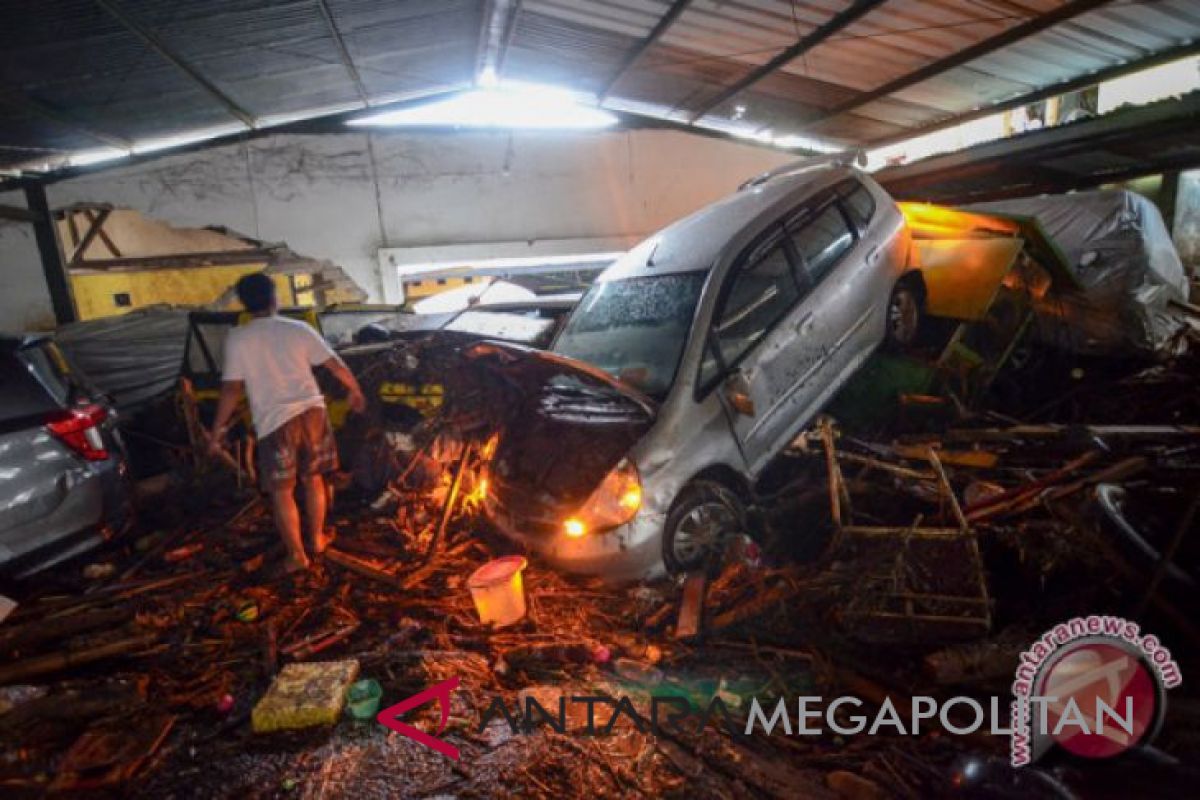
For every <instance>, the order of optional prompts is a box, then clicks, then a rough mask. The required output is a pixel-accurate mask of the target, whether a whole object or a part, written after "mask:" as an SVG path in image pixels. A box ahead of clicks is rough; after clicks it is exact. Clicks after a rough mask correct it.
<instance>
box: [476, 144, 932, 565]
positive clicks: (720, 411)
mask: <svg viewBox="0 0 1200 800" xmlns="http://www.w3.org/2000/svg"><path fill="white" fill-rule="evenodd" d="M908 248H909V235H908V231H907V229H906V227H905V223H904V219H903V217H902V216H901V213H900V211H899V209H898V208H897V207H896V205H895V203H894V202H893V201H892V199H891V198H890V197H889V196H888V195H887V193H886V192H884V190H883V189H882V188H880V186H879V185H878V184H877V183H875V182H874V181H873V180H871V178H870V177H868V176H867V175H865V174H863V173H861V172H859V171H857V170H854V169H850V168H846V167H821V168H809V169H798V170H796V171H794V172H784V173H783V174H773V175H768V176H764V177H763V178H762V179H760V180H756V181H752V182H750V183H748V184H747V185H745V186H743V187H742V188H741V189H740V190H739V191H738V192H736V193H735V194H733V195H731V196H729V197H726V198H724V199H722V200H720V201H718V202H716V203H714V204H712V205H710V206H707V207H706V208H704V209H702V210H700V211H698V212H696V213H694V214H692V215H691V216H689V217H687V218H685V219H683V220H680V221H679V222H676V223H674V224H673V225H671V226H670V227H668V228H666V229H665V230H663V231H661V232H659V233H657V234H655V235H653V236H651V237H650V238H648V239H647V240H645V241H644V242H642V243H641V244H639V245H638V246H637V247H635V248H634V249H633V250H631V251H630V252H628V253H627V254H626V255H624V256H623V257H622V258H620V259H619V260H618V261H617V262H615V263H614V264H613V265H612V266H611V267H609V268H608V269H607V270H606V271H605V272H604V273H602V274H601V275H600V276H599V278H598V279H597V280H596V282H595V284H594V285H593V286H592V287H591V289H590V290H589V291H588V292H587V294H586V295H585V296H584V297H583V299H582V300H581V301H580V303H579V306H578V307H577V308H576V309H575V311H574V312H573V313H572V314H571V317H570V318H569V320H568V321H567V323H566V325H565V327H564V328H563V330H562V332H561V333H560V335H559V336H558V337H557V339H556V341H555V342H554V344H553V345H552V347H551V351H552V354H551V357H553V358H557V357H565V358H561V359H559V360H560V361H561V362H562V363H563V364H570V363H577V362H584V364H586V365H588V367H589V368H588V369H582V368H581V369H580V374H583V373H585V372H586V373H587V380H588V381H589V382H590V383H591V385H592V386H593V387H594V386H598V385H599V384H600V383H601V378H603V379H605V380H606V381H607V382H608V383H609V384H610V385H611V388H612V389H613V391H620V392H621V393H622V394H623V395H624V396H625V397H626V398H628V399H629V401H630V402H629V405H628V408H627V409H626V410H625V411H624V412H623V413H624V414H625V415H626V416H627V417H628V416H629V415H633V414H636V413H638V412H637V411H636V409H642V410H643V411H642V412H641V413H643V414H644V421H643V422H642V424H640V425H635V424H625V425H624V426H623V427H617V426H610V427H609V428H608V429H607V432H604V433H599V432H598V433H595V434H594V435H593V436H592V440H591V441H592V442H593V444H592V445H591V448H594V449H595V450H596V451H597V453H603V454H604V455H603V456H601V455H599V454H597V455H595V456H594V457H593V458H592V459H591V460H592V461H593V462H596V461H601V460H607V461H608V462H609V463H606V464H605V465H604V468H605V470H607V472H602V473H600V475H599V476H593V477H592V483H591V485H592V486H594V488H593V489H592V491H591V493H590V495H588V496H587V497H586V499H585V500H583V501H582V502H580V501H579V498H578V497H576V498H570V497H566V496H561V497H558V498H555V497H553V496H552V495H554V492H553V491H552V490H550V489H548V488H547V486H548V485H549V484H548V483H547V481H551V480H552V479H553V478H554V477H555V471H554V469H553V468H552V467H553V465H550V466H547V467H546V468H543V469H542V470H541V471H540V472H539V473H538V474H540V475H543V476H545V477H544V478H539V479H537V480H538V482H539V486H536V487H534V490H532V491H531V489H530V487H529V486H528V485H526V486H524V487H520V486H518V485H517V484H518V483H519V482H520V480H521V478H522V475H520V474H517V473H519V472H520V469H519V464H520V463H521V462H522V459H524V460H525V461H526V462H528V461H531V459H530V458H529V457H528V454H523V453H522V452H520V450H521V447H522V442H523V441H525V440H527V439H528V437H525V436H520V435H510V436H509V437H508V441H506V437H505V435H504V434H503V433H502V434H501V436H500V444H499V447H498V449H497V451H496V453H495V456H494V457H493V462H492V465H491V472H492V473H493V474H494V476H495V480H494V489H493V491H492V492H491V494H490V495H489V498H488V505H487V507H488V510H489V512H490V516H491V518H492V519H493V521H494V522H495V523H496V524H497V526H498V527H499V528H500V530H501V531H502V532H503V533H504V534H506V535H508V536H509V537H511V538H513V539H516V540H518V541H520V542H522V543H524V544H525V545H527V546H528V547H530V548H531V549H533V550H535V551H538V552H540V553H541V554H542V555H543V556H545V557H546V558H547V559H548V560H549V561H550V562H551V563H553V564H555V565H557V566H559V567H561V568H563V569H566V570H569V571H575V572H582V573H588V574H597V575H602V576H604V577H606V578H609V579H614V580H622V579H630V578H639V577H647V576H653V575H656V574H661V573H662V572H663V571H667V572H672V573H675V572H680V571H685V570H688V569H691V568H695V567H697V566H699V565H700V564H702V563H703V561H704V560H705V558H706V557H707V555H708V554H709V553H710V552H711V551H712V549H713V548H714V547H715V546H716V545H717V544H718V542H720V541H721V539H722V538H723V537H724V536H725V535H726V534H728V533H732V532H736V531H740V530H742V529H743V528H744V520H743V515H744V509H745V505H746V503H747V502H748V501H749V499H750V497H751V486H752V485H753V483H754V481H755V479H756V478H757V477H758V476H759V475H760V474H761V472H762V471H763V469H764V467H765V466H766V465H767V463H768V462H769V461H770V460H771V459H772V458H773V457H775V456H776V455H777V454H778V453H779V452H780V451H781V450H782V449H783V448H784V447H785V446H786V445H787V444H788V443H789V442H790V441H791V440H792V439H793V438H794V436H795V435H796V434H797V433H798V432H799V431H800V430H801V429H802V428H803V427H804V426H805V425H806V424H807V423H808V422H809V421H810V420H811V419H812V417H813V416H814V415H815V414H816V413H817V411H818V410H819V409H820V408H821V407H822V405H823V404H824V403H825V402H826V401H827V400H829V399H830V397H831V396H832V395H833V394H834V393H835V392H836V391H837V390H838V389H839V388H840V387H841V386H842V385H843V384H844V383H845V381H846V380H847V379H848V378H849V377H850V376H851V375H852V374H853V373H854V371H855V370H856V369H857V368H858V367H860V366H861V365H862V364H863V362H864V361H865V360H866V359H867V357H868V356H869V355H870V354H871V353H872V351H874V350H875V349H876V348H877V347H878V346H879V345H880V344H881V343H882V342H884V341H885V339H886V338H888V337H889V336H890V337H891V338H893V339H895V340H896V341H897V342H898V343H901V344H902V343H906V342H908V341H910V340H911V339H912V338H913V337H914V336H915V332H916V326H917V324H918V322H919V320H920V313H921V304H922V299H923V291H924V290H923V284H922V283H921V279H920V275H919V274H918V273H915V272H906V264H907V263H908V259H907V255H908ZM594 368H598V370H597V369H594ZM593 394H594V392H593ZM545 405H546V404H545V403H543V406H545ZM577 416H580V415H577ZM592 416H593V417H595V416H596V414H593V415H592ZM581 418H582V417H581ZM544 424H546V423H545V422H544V421H537V422H528V423H527V425H529V426H536V425H544ZM596 430H597V431H599V430H601V429H596ZM555 435H556V436H557V437H559V438H560V439H561V440H562V441H567V440H568V438H569V437H568V436H567V435H566V434H565V433H563V432H562V431H561V430H560V431H559V432H557V433H556V434H555ZM541 460H542V461H545V460H546V459H545V457H544V456H543V457H541ZM529 474H532V473H530V471H529V470H526V474H525V476H524V477H525V478H526V483H528V482H529V481H528V475H529ZM600 476H602V477H600ZM597 477H598V478H599V479H598V480H597Z"/></svg>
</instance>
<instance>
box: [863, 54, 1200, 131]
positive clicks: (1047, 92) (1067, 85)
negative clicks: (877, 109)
mask: <svg viewBox="0 0 1200 800" xmlns="http://www.w3.org/2000/svg"><path fill="white" fill-rule="evenodd" d="M1197 54H1200V40H1197V41H1194V42H1189V43H1188V44H1184V45H1180V46H1178V47H1172V48H1170V49H1169V50H1163V51H1162V52H1161V53H1155V54H1154V55H1151V56H1147V57H1146V58H1140V59H1138V60H1136V61H1127V62H1125V63H1124V64H1117V65H1115V66H1112V67H1106V68H1104V69H1101V70H1097V71H1095V72H1089V73H1088V74H1086V75H1080V76H1079V77H1078V78H1071V79H1070V80H1066V81H1060V82H1058V83H1055V84H1051V85H1050V86H1045V87H1043V88H1041V89H1038V90H1036V91H1033V92H1028V93H1026V94H1022V95H1019V96H1017V97H1013V98H1010V99H1008V100H1004V101H1001V102H999V103H993V104H991V105H987V106H983V107H981V108H976V109H974V110H972V111H967V112H964V113H962V114H955V115H953V116H950V117H946V118H944V119H940V120H938V121H937V122H933V123H931V124H929V125H923V126H921V127H919V128H911V129H909V130H906V131H904V132H903V133H898V134H895V135H892V136H887V137H884V138H882V139H876V140H874V141H871V142H867V143H866V144H865V145H863V146H864V147H868V148H875V147H887V146H888V145H890V144H896V143H897V142H902V141H904V140H906V139H912V138H914V137H916V136H924V135H925V134H927V133H935V132H937V131H940V130H944V129H946V128H950V127H953V126H955V125H961V124H963V123H964V122H972V121H974V120H977V119H982V118H983V117H987V116H990V115H992V114H999V113H1000V112H1002V111H1011V110H1012V109H1014V108H1020V107H1021V106H1027V105H1029V104H1030V103H1038V102H1041V101H1042V100H1046V99H1049V98H1051V97H1057V96H1058V95H1061V94H1066V93H1068V92H1074V91H1078V90H1080V89H1086V88H1088V87H1089V86H1095V85H1096V84H1098V83H1103V82H1104V81H1109V80H1112V79H1113V78H1121V77H1124V76H1125V75H1129V74H1131V73H1134V72H1139V71H1141V70H1143V69H1149V68H1151V67H1157V66H1160V65H1162V64H1168V63H1170V62H1172V61H1178V60H1179V59H1181V58H1187V57H1188V56H1194V55H1197Z"/></svg>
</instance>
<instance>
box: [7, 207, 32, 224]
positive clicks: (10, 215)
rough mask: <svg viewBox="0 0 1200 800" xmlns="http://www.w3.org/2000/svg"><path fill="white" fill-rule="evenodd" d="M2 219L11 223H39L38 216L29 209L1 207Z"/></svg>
mask: <svg viewBox="0 0 1200 800" xmlns="http://www.w3.org/2000/svg"><path fill="white" fill-rule="evenodd" d="M0 219H6V220H9V221H10V222H37V221H38V215H37V214H35V213H33V212H32V211H30V210H29V209H27V208H19V207H17V206H4V205H0Z"/></svg>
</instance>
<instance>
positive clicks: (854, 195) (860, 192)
mask: <svg viewBox="0 0 1200 800" xmlns="http://www.w3.org/2000/svg"><path fill="white" fill-rule="evenodd" d="M838 193H839V194H841V195H842V204H843V205H844V206H845V208H846V213H847V214H849V215H850V219H852V220H853V221H854V224H855V225H856V226H858V229H859V230H860V231H862V230H866V227H867V225H868V224H869V223H870V222H871V217H873V216H875V198H874V197H872V196H871V193H870V192H869V191H867V187H865V186H863V185H862V184H861V183H859V182H858V181H847V182H846V183H844V184H842V185H841V186H839V187H838Z"/></svg>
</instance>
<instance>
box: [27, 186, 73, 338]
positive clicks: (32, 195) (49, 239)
mask: <svg viewBox="0 0 1200 800" xmlns="http://www.w3.org/2000/svg"><path fill="white" fill-rule="evenodd" d="M25 205H27V206H28V207H29V210H30V211H31V212H32V213H33V214H34V215H35V216H36V217H37V219H36V220H35V221H34V223H33V238H34V240H35V241H36V242H37V247H38V253H39V255H41V257H42V274H43V275H45V277H46V288H47V290H49V292H50V305H51V306H52V307H53V309H54V318H55V319H56V320H57V321H58V324H59V325H64V324H66V323H68V322H74V321H75V320H76V319H78V316H77V314H76V312H75V300H74V299H73V298H72V297H71V282H70V280H69V279H68V278H67V269H66V267H65V266H63V257H62V250H61V249H60V248H59V246H58V233H57V232H56V231H55V230H54V219H53V217H51V216H50V206H49V205H48V204H47V202H46V187H45V186H43V185H42V184H40V183H31V184H28V185H27V186H26V187H25Z"/></svg>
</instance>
